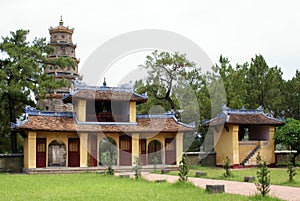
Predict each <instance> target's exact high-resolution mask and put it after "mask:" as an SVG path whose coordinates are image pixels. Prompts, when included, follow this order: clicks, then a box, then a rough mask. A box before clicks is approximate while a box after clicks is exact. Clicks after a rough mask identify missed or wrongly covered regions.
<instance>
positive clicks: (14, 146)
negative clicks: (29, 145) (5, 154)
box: [7, 94, 17, 153]
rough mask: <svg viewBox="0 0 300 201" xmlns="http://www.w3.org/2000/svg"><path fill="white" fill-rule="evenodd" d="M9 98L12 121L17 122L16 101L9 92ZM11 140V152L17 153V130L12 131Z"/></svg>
mask: <svg viewBox="0 0 300 201" xmlns="http://www.w3.org/2000/svg"><path fill="white" fill-rule="evenodd" d="M7 98H8V109H9V119H10V122H12V123H16V115H15V110H14V101H13V99H12V98H11V96H10V95H9V94H7ZM10 141H11V152H12V153H17V135H16V132H15V131H10Z"/></svg>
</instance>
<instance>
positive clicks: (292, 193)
mask: <svg viewBox="0 0 300 201" xmlns="http://www.w3.org/2000/svg"><path fill="white" fill-rule="evenodd" d="M143 178H145V179H147V180H149V181H155V180H167V182H170V183H173V182H176V181H178V176H171V175H162V174H152V173H143ZM188 180H189V181H190V182H192V183H193V184H194V185H195V186H198V187H200V188H206V184H212V185H213V184H221V185H225V192H226V193H232V194H240V195H255V194H256V193H257V190H256V186H255V184H254V183H247V182H235V181H223V180H214V179H202V178H192V177H189V179H188ZM270 189H271V190H270V195H272V196H275V197H277V198H280V199H283V200H289V201H300V188H297V187H288V186H277V185H271V186H270Z"/></svg>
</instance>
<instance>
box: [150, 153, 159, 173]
mask: <svg viewBox="0 0 300 201" xmlns="http://www.w3.org/2000/svg"><path fill="white" fill-rule="evenodd" d="M159 162H160V160H159V159H158V157H157V156H156V155H154V156H153V159H152V163H153V164H154V171H156V170H157V164H159Z"/></svg>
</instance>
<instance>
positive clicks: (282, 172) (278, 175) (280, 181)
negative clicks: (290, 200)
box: [171, 166, 300, 187]
mask: <svg viewBox="0 0 300 201" xmlns="http://www.w3.org/2000/svg"><path fill="white" fill-rule="evenodd" d="M269 170H270V175H271V184H275V185H284V186H294V187H300V169H299V168H298V169H297V175H296V176H295V177H294V181H293V182H292V183H289V182H288V174H287V169H286V168H269ZM197 171H198V172H207V176H205V177H203V178H210V179H220V180H231V181H244V176H256V172H257V171H258V168H245V169H231V172H232V174H233V176H232V177H224V176H223V174H224V172H225V170H224V169H223V168H217V167H202V166H191V167H190V171H189V176H190V177H194V176H195V173H196V172H197ZM171 174H172V175H178V172H171Z"/></svg>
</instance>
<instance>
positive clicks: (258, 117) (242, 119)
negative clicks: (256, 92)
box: [204, 112, 284, 126]
mask: <svg viewBox="0 0 300 201" xmlns="http://www.w3.org/2000/svg"><path fill="white" fill-rule="evenodd" d="M224 123H225V124H239V125H250V124H252V125H283V124H284V122H283V121H281V120H278V119H275V118H272V117H269V116H267V115H266V114H264V113H262V112H261V113H228V114H226V115H222V116H219V117H216V118H214V119H211V120H210V121H207V122H205V123H204V126H213V125H220V124H224Z"/></svg>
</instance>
